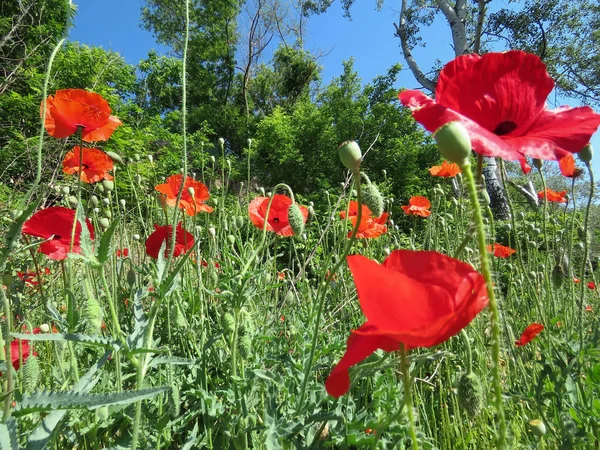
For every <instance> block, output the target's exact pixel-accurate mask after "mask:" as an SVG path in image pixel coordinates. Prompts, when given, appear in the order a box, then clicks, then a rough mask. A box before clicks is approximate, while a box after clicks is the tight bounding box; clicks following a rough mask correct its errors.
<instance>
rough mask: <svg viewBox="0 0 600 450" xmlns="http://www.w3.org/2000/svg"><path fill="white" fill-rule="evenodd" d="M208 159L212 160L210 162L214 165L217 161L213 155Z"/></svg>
mask: <svg viewBox="0 0 600 450" xmlns="http://www.w3.org/2000/svg"><path fill="white" fill-rule="evenodd" d="M208 159H210V162H211V163H213V164H214V163H215V161H216V159H215V157H214V156H213V155H210V157H209V158H208Z"/></svg>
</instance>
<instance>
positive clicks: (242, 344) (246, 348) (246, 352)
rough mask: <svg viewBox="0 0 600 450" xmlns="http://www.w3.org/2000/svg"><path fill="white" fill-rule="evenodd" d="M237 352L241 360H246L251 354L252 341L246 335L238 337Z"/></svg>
mask: <svg viewBox="0 0 600 450" xmlns="http://www.w3.org/2000/svg"><path fill="white" fill-rule="evenodd" d="M237 346H238V351H239V352H240V356H241V357H242V359H248V356H250V354H251V352H252V340H251V339H250V336H248V335H240V336H238V342H237Z"/></svg>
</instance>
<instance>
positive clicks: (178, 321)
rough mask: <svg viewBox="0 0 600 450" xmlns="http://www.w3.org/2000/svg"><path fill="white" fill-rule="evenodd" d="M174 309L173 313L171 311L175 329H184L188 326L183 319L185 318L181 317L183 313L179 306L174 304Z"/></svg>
mask: <svg viewBox="0 0 600 450" xmlns="http://www.w3.org/2000/svg"><path fill="white" fill-rule="evenodd" d="M174 308H175V311H173V312H174V314H173V323H174V324H175V326H176V327H177V328H181V329H186V328H187V327H188V326H189V325H188V322H187V320H186V319H185V316H184V315H183V312H182V311H181V306H179V304H177V303H176V304H175V306H174Z"/></svg>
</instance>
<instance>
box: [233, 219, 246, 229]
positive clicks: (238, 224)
mask: <svg viewBox="0 0 600 450" xmlns="http://www.w3.org/2000/svg"><path fill="white" fill-rule="evenodd" d="M235 221H236V223H237V226H238V228H242V227H243V226H244V217H243V216H237V217H236V218H235Z"/></svg>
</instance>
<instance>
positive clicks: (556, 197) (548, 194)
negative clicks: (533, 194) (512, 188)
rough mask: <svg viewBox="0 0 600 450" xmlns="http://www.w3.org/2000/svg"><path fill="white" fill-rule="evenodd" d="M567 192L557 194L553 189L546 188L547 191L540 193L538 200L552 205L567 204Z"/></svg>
mask: <svg viewBox="0 0 600 450" xmlns="http://www.w3.org/2000/svg"><path fill="white" fill-rule="evenodd" d="M566 193H567V191H560V192H555V191H553V190H552V189H549V188H546V191H540V192H538V198H539V199H540V200H541V199H544V198H545V199H546V200H548V201H549V202H552V203H567V199H566V197H565V195H566Z"/></svg>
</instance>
